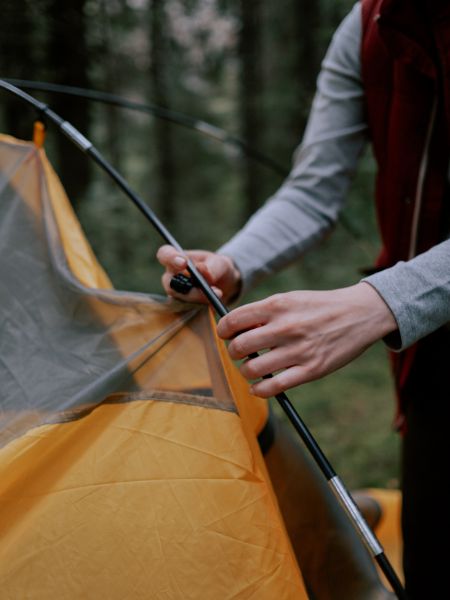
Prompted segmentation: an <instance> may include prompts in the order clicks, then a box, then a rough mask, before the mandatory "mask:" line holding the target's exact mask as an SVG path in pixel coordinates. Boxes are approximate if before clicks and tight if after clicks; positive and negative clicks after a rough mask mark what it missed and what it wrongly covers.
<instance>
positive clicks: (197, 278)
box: [0, 79, 407, 600]
mask: <svg viewBox="0 0 450 600" xmlns="http://www.w3.org/2000/svg"><path fill="white" fill-rule="evenodd" d="M0 88H3V89H4V90H6V91H8V92H10V93H12V94H14V95H16V96H18V97H19V98H21V99H22V100H23V101H25V102H26V103H27V104H30V105H31V106H33V107H34V108H35V109H36V110H37V111H38V113H39V114H40V115H44V116H45V117H47V118H48V119H49V120H50V121H52V122H53V123H55V124H56V125H57V127H58V128H59V129H60V130H61V131H62V132H63V133H64V135H66V137H68V138H69V139H70V140H71V141H72V142H73V143H74V144H76V145H77V146H78V147H79V148H80V150H82V151H83V152H84V153H85V154H87V155H89V156H90V157H91V158H92V159H93V160H94V161H95V162H96V163H97V164H98V165H99V166H100V167H102V169H103V170H104V171H106V173H107V174H108V175H109V176H110V177H111V178H112V179H113V180H114V181H115V182H116V183H117V185H118V186H119V187H120V188H121V189H122V190H123V191H124V192H125V194H126V195H127V196H128V198H129V199H130V200H131V201H132V202H133V203H134V204H135V206H136V207H137V208H138V209H139V210H140V211H141V213H142V214H143V215H144V216H145V218H146V219H147V220H148V221H149V222H150V223H151V224H152V225H153V227H154V228H155V229H156V230H157V231H158V233H159V234H160V235H161V237H162V238H163V239H164V240H165V241H166V242H167V243H168V244H170V245H172V246H174V247H175V248H176V249H177V250H178V251H179V252H181V253H183V254H185V252H184V250H183V248H182V247H181V245H180V244H179V243H178V241H177V240H176V239H175V238H174V237H173V236H172V234H171V233H170V231H169V230H168V229H167V228H166V227H165V225H164V224H163V223H162V222H161V221H160V220H159V219H158V217H157V216H156V214H155V213H154V212H153V210H152V209H151V208H150V207H149V206H148V205H147V204H146V203H145V202H144V201H143V200H142V199H141V198H140V197H139V196H138V195H137V194H136V193H135V192H134V191H133V190H132V189H131V187H130V186H129V185H128V183H127V182H126V181H125V179H124V178H123V177H122V175H120V173H118V171H116V170H115V169H114V167H112V166H111V165H110V164H109V163H108V162H107V161H106V159H105V158H103V156H102V155H101V154H100V152H99V151H98V150H97V149H96V148H95V147H94V145H93V144H92V142H90V141H89V140H88V139H87V138H86V137H84V135H82V134H81V133H80V132H79V131H78V130H77V129H76V128H75V127H73V125H71V124H70V123H69V122H68V121H65V120H64V119H62V118H61V117H60V116H59V115H57V114H56V113H55V112H53V111H52V110H51V109H50V108H49V107H48V106H47V105H46V104H44V103H42V102H39V101H37V100H36V99H35V98H33V97H32V96H30V95H28V94H27V93H25V92H23V91H22V90H20V89H18V88H16V87H14V86H13V85H11V84H9V83H7V82H5V81H3V80H1V79H0ZM187 270H188V271H189V273H190V274H191V276H192V278H193V281H194V284H195V285H196V286H197V287H199V288H200V289H201V290H202V292H203V293H204V294H205V296H206V297H207V299H208V300H209V302H210V303H211V305H212V306H213V308H214V310H215V311H216V313H217V314H218V316H220V317H223V316H225V315H226V314H228V312H229V311H228V309H227V308H226V306H225V305H224V304H223V303H222V302H221V300H220V299H219V298H218V297H217V296H216V294H215V293H214V292H213V290H212V289H211V286H210V285H209V283H208V282H207V281H206V279H205V278H204V277H203V275H202V274H201V273H200V272H199V271H198V269H197V268H196V266H195V265H194V264H193V262H192V261H191V260H188V267H187ZM255 356H257V355H256V354H254V355H251V357H255ZM266 377H271V375H267V376H266ZM275 398H276V399H277V401H278V402H279V404H280V406H281V407H282V409H283V410H284V412H285V413H286V415H287V417H288V418H289V420H290V421H291V423H292V425H293V426H294V428H295V430H296V431H297V433H298V434H299V436H300V437H301V439H302V440H303V443H304V444H305V446H306V447H307V449H308V450H309V452H310V454H311V456H312V458H313V459H314V461H315V463H316V464H317V466H318V467H319V469H320V470H321V471H322V473H323V474H324V476H325V477H326V479H327V482H328V484H329V486H330V487H331V489H332V491H333V493H334V495H335V496H336V498H337V499H338V501H339V502H340V504H341V505H342V506H343V508H344V510H345V511H346V513H347V515H348V517H349V519H350V521H351V522H352V523H353V526H354V527H355V528H356V530H357V531H358V533H359V534H360V536H361V538H362V540H363V542H364V543H365V545H366V547H367V548H368V550H369V552H370V553H371V554H372V556H373V558H374V559H375V561H376V562H377V563H378V565H379V566H380V568H381V570H382V572H383V573H384V575H385V577H386V579H387V580H388V581H389V583H390V584H391V586H392V588H393V590H394V592H395V594H396V596H397V598H399V599H400V600H406V599H407V596H406V592H405V590H404V589H403V587H402V584H401V582H400V580H399V578H398V577H397V575H396V573H395V571H394V569H393V568H392V565H391V564H390V563H389V561H388V559H387V557H386V555H385V553H384V550H383V548H382V546H381V544H380V543H379V542H378V540H377V538H376V537H375V535H374V534H373V533H372V531H371V530H370V528H369V526H368V525H367V523H366V522H365V520H364V517H363V516H362V514H361V512H360V511H359V509H358V507H357V506H356V504H355V502H354V500H353V499H352V497H351V495H350V494H349V492H348V491H347V490H346V488H345V486H344V485H343V483H342V481H341V480H340V478H339V477H338V476H337V474H336V472H335V470H334V469H333V467H332V466H331V464H330V462H329V461H328V459H327V457H326V456H325V454H324V453H323V451H322V450H321V448H320V446H319V445H318V444H317V442H316V440H315V439H314V437H313V435H312V434H311V432H310V431H309V429H308V427H307V426H306V424H305V423H304V422H303V420H302V418H301V417H300V415H299V414H298V413H297V411H296V410H295V408H294V406H293V405H292V403H291V402H290V400H289V398H288V397H287V396H286V394H285V393H281V394H277V395H276V396H275Z"/></svg>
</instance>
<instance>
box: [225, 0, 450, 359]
mask: <svg viewBox="0 0 450 600" xmlns="http://www.w3.org/2000/svg"><path fill="white" fill-rule="evenodd" d="M361 34H362V31H361V6H360V3H357V4H356V5H355V6H354V7H353V9H352V11H351V12H350V13H349V14H348V15H347V17H346V18H345V19H344V21H343V22H342V24H341V25H340V27H339V28H338V29H337V31H336V33H335V35H334V37H333V40H332V42H331V45H330V47H329V49H328V52H327V54H326V56H325V59H324V61H323V63H322V69H321V72H320V75H319V78H318V83H317V92H316V96H315V98H314V102H313V105H312V109H311V113H310V116H309V120H308V125H307V128H306V131H305V135H304V138H303V141H302V143H301V145H300V146H299V148H298V149H297V151H296V153H295V154H294V164H293V168H292V170H291V173H290V175H289V177H288V178H287V180H286V181H285V182H284V184H283V185H282V186H281V187H280V189H279V190H278V191H277V192H276V194H275V195H274V196H272V197H271V198H269V200H268V201H267V203H266V204H265V205H264V206H263V207H262V208H261V209H260V210H259V211H258V212H256V213H255V215H254V216H253V217H252V218H251V219H250V220H249V222H248V223H247V224H246V226H245V227H244V228H243V229H242V230H241V231H240V232H239V233H237V234H236V235H235V236H234V237H233V238H232V239H231V240H230V241H229V242H228V243H227V244H225V245H224V246H222V247H221V248H220V250H219V252H221V253H222V254H226V255H228V256H230V257H231V258H232V259H233V260H234V262H235V264H236V266H237V267H238V269H239V270H240V272H241V275H242V281H243V291H245V290H246V289H248V288H250V287H251V286H253V285H254V284H255V283H256V282H257V281H259V280H260V279H261V278H262V277H265V276H267V275H270V274H271V273H273V272H275V271H277V270H279V269H280V268H282V267H283V266H285V265H286V264H288V263H290V262H292V261H293V260H295V259H296V258H298V257H299V256H301V255H302V254H303V253H304V252H305V251H306V250H307V249H308V248H310V247H311V246H312V245H313V244H314V243H315V242H316V241H317V240H319V239H321V238H322V237H323V236H324V234H325V233H326V232H327V231H328V230H329V229H330V228H331V226H332V225H333V224H334V223H335V221H336V219H337V217H338V214H339V211H340V209H341V208H342V205H343V203H344V201H345V198H346V195H347V192H348V188H349V186H350V183H351V180H352V176H353V174H354V172H355V170H356V167H357V162H358V158H359V156H360V154H361V153H362V151H363V148H364V146H365V145H366V143H367V131H368V128H367V123H366V121H365V118H364V110H363V104H364V91H363V87H362V81H361V62H360V56H361ZM364 281H366V282H367V283H370V284H371V285H372V286H373V287H374V288H375V289H376V290H377V291H378V293H379V294H380V295H381V296H382V298H383V299H384V300H385V302H386V303H387V305H388V306H389V307H390V309H391V310H392V312H393V314H394V317H395V319H396V321H397V324H398V327H399V332H400V338H401V340H400V342H399V346H397V345H396V349H403V348H406V347H408V346H409V345H411V344H412V343H414V342H415V341H417V340H418V339H420V338H421V337H423V336H425V335H427V334H428V333H431V332H432V331H434V330H435V329H437V328H438V327H440V326H441V325H443V324H445V323H447V322H448V321H450V240H447V241H444V242H442V243H441V244H438V245H436V246H435V247H434V248H432V249H431V250H429V251H428V252H425V253H423V254H421V255H419V256H416V257H415V258H413V259H411V260H410V261H408V262H399V263H397V264H396V265H395V266H394V267H392V268H390V269H386V270H384V271H382V272H380V273H376V274H375V275H372V276H370V277H367V278H365V279H364Z"/></svg>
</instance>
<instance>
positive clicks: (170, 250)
mask: <svg viewBox="0 0 450 600" xmlns="http://www.w3.org/2000/svg"><path fill="white" fill-rule="evenodd" d="M156 258H157V259H158V260H159V262H160V263H161V264H162V265H163V267H165V269H166V270H165V272H164V273H163V275H162V277H161V282H162V285H163V288H164V290H165V292H166V294H168V295H169V296H173V297H174V298H178V299H179V300H184V301H186V302H202V303H206V302H207V299H206V297H205V296H204V294H203V292H201V291H200V290H199V289H198V288H195V287H194V288H192V290H191V291H190V292H189V293H188V294H179V293H178V292H175V291H174V290H173V289H172V288H171V287H170V281H171V279H172V277H173V276H174V275H176V274H177V273H181V272H183V271H185V269H186V267H187V259H188V258H189V259H190V260H192V262H193V263H194V264H195V266H196V267H197V269H198V270H199V271H200V273H201V274H202V275H203V277H204V278H205V279H206V281H207V282H208V283H209V284H210V285H211V287H212V289H213V291H214V292H215V294H216V295H217V296H218V297H219V298H223V299H224V300H225V301H227V300H229V299H230V298H232V297H233V296H235V295H236V294H237V293H238V292H239V288H240V285H241V275H240V273H239V271H238V269H237V268H236V267H235V265H234V263H233V261H232V259H231V258H230V257H228V256H224V255H223V254H216V253H215V252H208V251H207V250H189V251H187V252H186V254H185V255H183V254H181V253H180V252H178V250H176V249H175V248H174V247H173V246H169V245H164V246H161V247H160V248H159V250H158V252H157V254H156Z"/></svg>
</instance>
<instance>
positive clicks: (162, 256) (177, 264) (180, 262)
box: [156, 244, 187, 275]
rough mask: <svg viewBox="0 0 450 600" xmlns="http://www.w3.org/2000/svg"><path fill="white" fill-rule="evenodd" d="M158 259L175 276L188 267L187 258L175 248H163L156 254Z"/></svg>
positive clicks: (167, 246) (166, 246)
mask: <svg viewBox="0 0 450 600" xmlns="http://www.w3.org/2000/svg"><path fill="white" fill-rule="evenodd" d="M156 258H157V259H158V261H159V262H160V263H161V264H162V265H163V267H165V268H166V269H167V270H168V271H170V272H171V273H172V275H175V274H176V273H179V272H180V271H183V270H184V269H185V268H186V267H187V258H186V256H183V255H182V254H180V252H178V250H176V249H175V248H174V247H173V246H169V245H168V244H166V245H165V246H161V248H159V250H158V252H157V253H156Z"/></svg>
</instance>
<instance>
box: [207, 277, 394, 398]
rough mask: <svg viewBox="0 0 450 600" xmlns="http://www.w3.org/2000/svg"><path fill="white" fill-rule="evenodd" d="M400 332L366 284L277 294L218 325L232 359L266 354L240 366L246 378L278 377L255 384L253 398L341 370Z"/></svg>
mask: <svg viewBox="0 0 450 600" xmlns="http://www.w3.org/2000/svg"><path fill="white" fill-rule="evenodd" d="M396 329H397V323H396V321H395V318H394V316H393V314H392V312H391V311H390V309H389V307H388V306H387V304H386V303H385V302H384V300H383V299H382V298H381V296H380V295H379V294H378V292H377V291H376V290H375V289H374V288H373V287H372V286H371V285H369V284H368V283H365V282H361V283H358V284H356V285H354V286H351V287H347V288H342V289H338V290H332V291H319V292H309V291H299V292H288V293H285V294H276V295H275V296H270V297H269V298H266V299H265V300H261V301H259V302H254V303H251V304H247V305H245V306H241V307H239V308H236V309H235V310H233V311H231V312H230V313H229V314H228V315H226V316H225V317H223V318H222V319H221V320H220V321H219V324H218V334H219V336H220V337H222V338H224V339H232V341H231V342H230V344H229V346H228V351H229V353H230V356H231V358H233V359H235V360H238V359H242V358H245V357H248V355H249V354H251V353H253V352H260V351H261V350H268V352H265V353H264V354H262V355H260V356H258V357H257V358H250V359H247V360H246V361H244V362H243V363H242V365H241V367H240V370H241V373H242V374H243V375H244V377H246V378H247V379H258V378H260V377H263V376H264V375H267V374H269V373H276V374H275V375H274V376H273V377H272V378H270V379H263V380H262V381H258V382H257V383H255V384H253V385H252V388H251V391H252V393H253V394H255V395H258V396H262V397H264V398H268V397H270V396H274V395H275V394H278V393H280V392H282V391H284V390H287V389H289V388H291V387H294V386H296V385H300V384H302V383H306V382H308V381H312V380H314V379H318V378H320V377H323V376H324V375H327V374H328V373H331V372H332V371H335V370H336V369H339V368H340V367H343V366H344V365H345V364H347V363H348V362H350V361H351V360H353V359H354V358H356V357H357V356H359V355H360V354H361V353H362V352H363V351H364V350H365V349H366V348H368V347H369V346H370V345H371V344H373V343H374V342H375V341H377V340H378V339H381V338H382V337H384V336H385V335H387V334H388V333H390V332H392V331H395V330H396ZM278 371H280V372H279V373H277V372H278Z"/></svg>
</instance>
